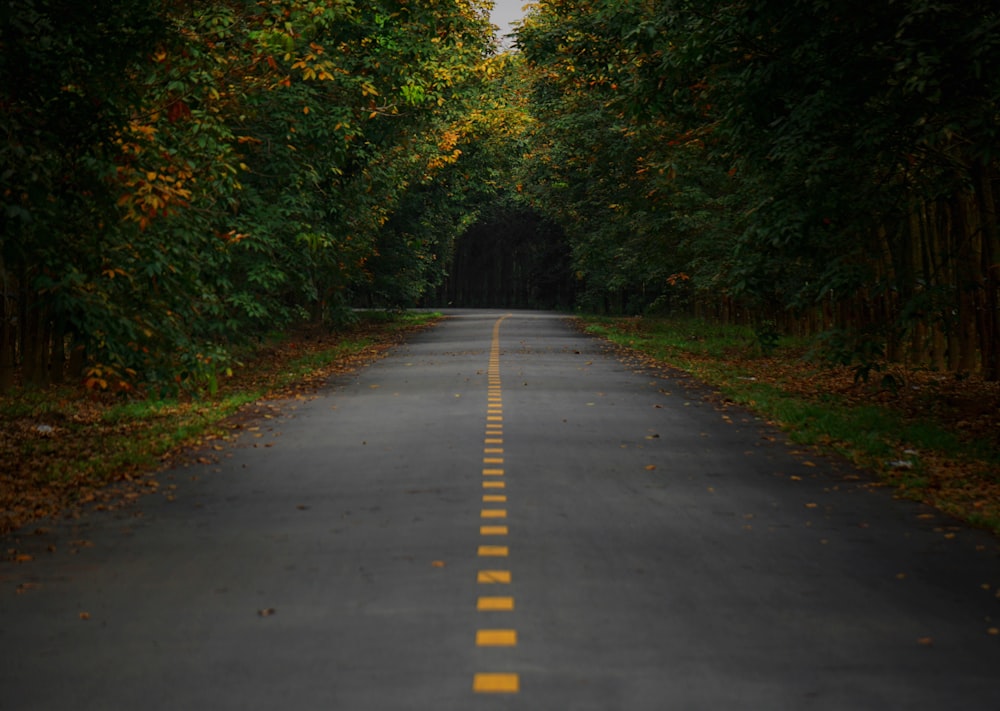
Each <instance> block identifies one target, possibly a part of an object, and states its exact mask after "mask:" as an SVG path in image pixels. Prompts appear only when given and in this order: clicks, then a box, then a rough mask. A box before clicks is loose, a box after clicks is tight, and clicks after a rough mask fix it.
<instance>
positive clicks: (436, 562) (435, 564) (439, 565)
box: [431, 560, 444, 568]
mask: <svg viewBox="0 0 1000 711" xmlns="http://www.w3.org/2000/svg"><path fill="white" fill-rule="evenodd" d="M431 565H432V566H433V567H435V568H443V567H444V561H443V560H432V561H431Z"/></svg>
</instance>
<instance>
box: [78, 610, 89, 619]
mask: <svg viewBox="0 0 1000 711" xmlns="http://www.w3.org/2000/svg"><path fill="white" fill-rule="evenodd" d="M80 619H81V620H89V619H90V613H89V612H81V613H80Z"/></svg>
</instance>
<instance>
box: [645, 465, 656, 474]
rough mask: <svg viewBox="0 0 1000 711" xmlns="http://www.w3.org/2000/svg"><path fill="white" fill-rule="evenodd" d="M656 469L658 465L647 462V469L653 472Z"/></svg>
mask: <svg viewBox="0 0 1000 711" xmlns="http://www.w3.org/2000/svg"><path fill="white" fill-rule="evenodd" d="M654 469H656V465H655V464H647V465H646V471H648V472H651V471H653V470H654Z"/></svg>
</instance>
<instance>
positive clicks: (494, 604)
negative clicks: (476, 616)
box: [476, 597, 514, 612]
mask: <svg viewBox="0 0 1000 711" xmlns="http://www.w3.org/2000/svg"><path fill="white" fill-rule="evenodd" d="M476 609H477V610H479V611H481V612H500V611H507V610H513V609H514V598H512V597H481V598H479V600H477V601H476Z"/></svg>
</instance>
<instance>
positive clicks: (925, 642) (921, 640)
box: [917, 637, 934, 647]
mask: <svg viewBox="0 0 1000 711" xmlns="http://www.w3.org/2000/svg"><path fill="white" fill-rule="evenodd" d="M917 644H919V645H921V646H924V647H930V646H931V645H933V644H934V638H933V637H918V638H917Z"/></svg>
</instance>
